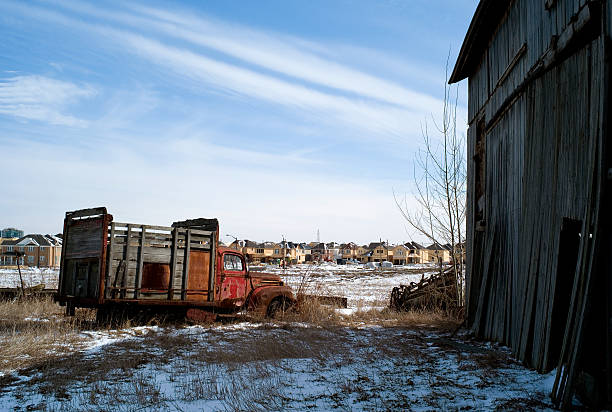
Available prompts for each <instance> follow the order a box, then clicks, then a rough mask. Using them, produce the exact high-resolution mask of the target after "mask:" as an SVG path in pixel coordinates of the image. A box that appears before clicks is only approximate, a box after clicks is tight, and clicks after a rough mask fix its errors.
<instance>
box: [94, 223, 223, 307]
mask: <svg viewBox="0 0 612 412" xmlns="http://www.w3.org/2000/svg"><path fill="white" fill-rule="evenodd" d="M215 243H216V232H215V231H206V230H198V229H191V228H181V227H165V226H151V225H137V224H131V223H118V222H112V223H111V224H110V229H109V235H108V245H109V246H108V254H107V267H108V270H107V274H106V277H105V288H104V289H105V294H104V298H105V300H118V299H119V300H123V299H130V300H132V299H134V300H147V301H155V300H170V301H173V300H179V301H186V300H187V301H199V302H206V301H212V300H213V297H214V295H213V291H214V288H213V286H214V284H213V282H211V280H212V279H211V274H214V265H215V259H211V258H210V257H211V255H212V256H214V253H215V246H216V245H215ZM150 303H153V302H150Z"/></svg>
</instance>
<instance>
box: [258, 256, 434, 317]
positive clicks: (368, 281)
mask: <svg viewBox="0 0 612 412" xmlns="http://www.w3.org/2000/svg"><path fill="white" fill-rule="evenodd" d="M262 270H263V271H265V272H269V273H277V274H279V275H280V276H281V277H282V278H283V279H284V280H285V281H286V282H287V284H288V285H290V286H291V287H292V288H293V290H294V291H298V290H299V289H300V285H304V286H303V287H302V288H303V289H305V293H309V294H319V295H334V296H343V297H346V298H348V307H349V308H351V309H355V308H362V309H363V308H371V307H384V306H387V305H388V303H389V298H390V296H391V290H392V289H393V288H394V287H395V286H399V285H400V284H404V285H407V284H409V283H410V282H418V281H419V280H421V277H422V276H423V275H424V276H425V277H427V276H429V275H431V274H432V273H434V272H435V271H436V267H435V266H431V265H417V264H414V265H405V266H393V267H392V268H374V269H371V268H370V269H368V268H366V267H365V265H336V264H333V263H322V264H318V265H295V266H291V267H288V268H286V269H283V268H279V267H278V266H266V267H264V268H262Z"/></svg>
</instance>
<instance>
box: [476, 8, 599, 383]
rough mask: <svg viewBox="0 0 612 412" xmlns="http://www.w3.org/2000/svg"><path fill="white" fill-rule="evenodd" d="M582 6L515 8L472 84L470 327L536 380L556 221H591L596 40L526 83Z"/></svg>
mask: <svg viewBox="0 0 612 412" xmlns="http://www.w3.org/2000/svg"><path fill="white" fill-rule="evenodd" d="M581 5H584V1H571V0H558V1H557V2H556V3H555V5H554V7H553V8H551V10H546V9H545V8H544V2H543V1H534V0H516V1H515V2H514V3H513V5H512V6H511V9H510V10H509V12H508V14H507V16H506V19H505V21H504V22H503V23H502V24H501V25H500V27H499V29H498V31H497V33H496V34H495V36H494V37H493V39H492V41H491V43H490V45H489V49H488V50H487V51H486V53H484V55H483V57H482V62H481V65H480V68H479V69H478V71H477V72H476V73H475V74H474V75H473V76H471V77H470V80H469V104H468V106H469V119H470V120H469V121H470V128H469V131H468V187H470V188H473V187H474V174H475V170H476V165H475V164H474V161H473V158H474V153H475V140H476V128H477V123H478V122H479V121H480V120H481V119H482V120H484V122H485V124H487V125H488V130H487V131H486V186H485V188H486V192H485V216H486V226H485V230H484V231H483V232H477V231H476V230H475V223H476V222H475V216H474V214H475V212H474V205H475V201H476V199H475V198H474V193H472V192H473V189H472V190H468V225H469V226H470V229H469V230H468V239H467V241H468V245H469V246H468V267H467V270H468V274H469V279H468V286H467V287H468V291H467V297H468V298H467V299H468V303H467V305H468V310H467V317H468V323H469V324H470V325H471V326H472V328H473V330H474V332H475V333H476V334H477V335H478V336H480V337H483V338H487V339H492V340H496V341H499V342H504V343H506V344H508V345H509V346H510V347H512V348H513V350H514V352H515V353H516V354H517V355H518V356H519V357H520V358H521V359H524V360H525V361H527V362H528V363H529V364H530V365H532V366H533V367H535V368H537V369H539V370H542V371H544V370H549V369H551V368H552V367H554V366H556V361H557V359H553V358H551V355H550V353H551V350H550V348H551V345H556V346H560V345H561V344H562V342H557V341H552V338H551V322H552V313H553V310H554V309H555V307H554V306H555V302H554V296H555V286H556V284H557V279H556V275H557V272H558V268H557V263H558V251H559V239H560V228H561V225H562V222H563V219H564V218H570V219H574V220H578V221H582V222H588V221H589V217H588V216H589V213H590V210H589V208H590V207H591V202H590V201H589V199H590V196H591V194H592V193H591V191H592V188H593V186H592V184H591V182H592V176H593V174H594V172H595V169H596V168H597V164H596V163H597V162H596V161H595V159H594V155H593V151H592V150H590V149H589V148H592V147H597V144H598V140H599V139H601V128H602V123H603V118H604V114H603V110H604V105H603V103H602V94H601V91H602V90H603V89H604V86H605V84H604V75H603V74H604V70H605V67H604V58H603V48H604V42H603V40H602V37H599V38H598V39H596V40H595V41H593V42H590V43H588V44H586V45H585V47H583V48H582V49H580V50H579V51H577V52H575V53H574V54H573V55H571V56H569V57H568V58H566V59H565V60H564V61H563V62H561V63H560V64H558V65H556V66H555V67H553V68H552V69H550V70H548V71H546V72H545V73H543V74H541V75H539V77H535V78H533V79H530V81H529V82H528V84H523V83H524V82H525V80H526V79H527V75H528V73H529V72H530V70H531V69H532V67H533V66H534V65H535V64H536V63H537V62H538V60H539V59H540V58H541V56H542V55H543V54H544V53H546V51H547V50H548V48H549V46H550V44H551V38H552V37H553V36H555V35H558V34H559V33H561V32H563V30H564V29H565V27H566V26H567V25H568V23H569V22H571V21H572V19H574V16H575V15H576V14H577V13H578V12H579V11H580V7H581ZM521 49H523V50H522V52H521ZM519 52H521V53H522V55H520V56H519V57H518V59H517V53H518V54H520V53H519ZM511 63H512V64H511ZM521 84H523V86H524V87H523V88H522V89H520V90H518V94H516V93H517V92H516V91H517V89H518V87H519V85H521ZM513 93H514V94H515V95H516V98H515V100H514V101H513V102H512V103H511V104H510V105H509V106H508V108H507V110H505V111H504V112H503V113H501V114H500V113H499V109H500V107H502V105H503V104H504V102H506V104H507V99H508V97H509V96H511V95H512V94H513ZM496 114H497V115H498V116H500V117H499V118H498V119H493V117H494V116H495V115H496ZM588 232H589V230H588V228H584V229H583V230H582V241H581V242H582V243H585V242H587V240H585V239H588ZM581 247H583V246H581Z"/></svg>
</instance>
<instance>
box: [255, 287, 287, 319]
mask: <svg viewBox="0 0 612 412" xmlns="http://www.w3.org/2000/svg"><path fill="white" fill-rule="evenodd" d="M276 298H283V299H285V300H287V301H289V302H290V303H291V305H293V304H294V303H295V302H296V300H295V297H294V296H293V293H292V292H291V289H289V288H288V287H287V286H261V287H259V288H257V289H254V290H253V291H252V292H251V293H250V294H249V296H248V298H247V302H246V305H247V308H248V309H249V310H255V311H257V312H263V313H265V311H266V309H267V308H268V305H270V302H272V301H273V300H274V299H276Z"/></svg>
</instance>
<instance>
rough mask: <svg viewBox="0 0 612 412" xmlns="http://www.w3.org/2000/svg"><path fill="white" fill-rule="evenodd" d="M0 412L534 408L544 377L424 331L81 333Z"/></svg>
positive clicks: (541, 402) (28, 373)
mask: <svg viewBox="0 0 612 412" xmlns="http://www.w3.org/2000/svg"><path fill="white" fill-rule="evenodd" d="M82 335H83V342H84V346H83V348H82V349H81V350H79V351H75V352H73V353H66V354H62V355H60V356H58V357H57V358H55V359H53V360H51V361H46V362H43V363H41V364H40V365H33V366H32V367H29V368H27V369H24V370H21V371H19V372H18V373H12V374H8V375H5V376H4V377H3V378H2V379H0V409H2V410H37V409H41V410H82V409H86V410H125V411H129V410H176V411H188V410H248V411H250V410H266V411H270V410H300V411H301V410H307V409H311V410H336V409H337V410H356V411H362V410H459V409H461V410H494V409H496V408H499V409H501V410H516V409H521V408H527V409H537V410H546V409H548V408H549V407H550V405H549V403H548V398H547V394H548V393H549V391H550V388H551V385H552V379H553V376H554V375H552V374H549V375H538V374H537V373H535V372H532V371H529V370H526V369H525V368H523V367H522V366H521V365H520V364H518V363H516V362H514V361H513V360H512V359H511V358H510V357H509V354H508V352H507V351H506V350H504V349H503V348H499V347H496V346H491V345H484V344H479V343H475V342H467V343H466V340H465V339H464V338H462V337H459V338H454V339H451V338H448V337H446V334H445V333H443V332H440V331H436V330H432V329H415V328H403V327H389V328H385V327H379V326H373V325H370V326H363V327H359V328H349V327H339V328H323V327H313V326H307V325H303V324H261V323H247V322H243V323H238V324H229V325H212V326H202V325H198V326H190V327H179V328H174V327H170V328H163V327H138V328H128V329H126V330H122V331H116V330H106V331H100V330H98V331H90V332H83V333H82Z"/></svg>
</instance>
